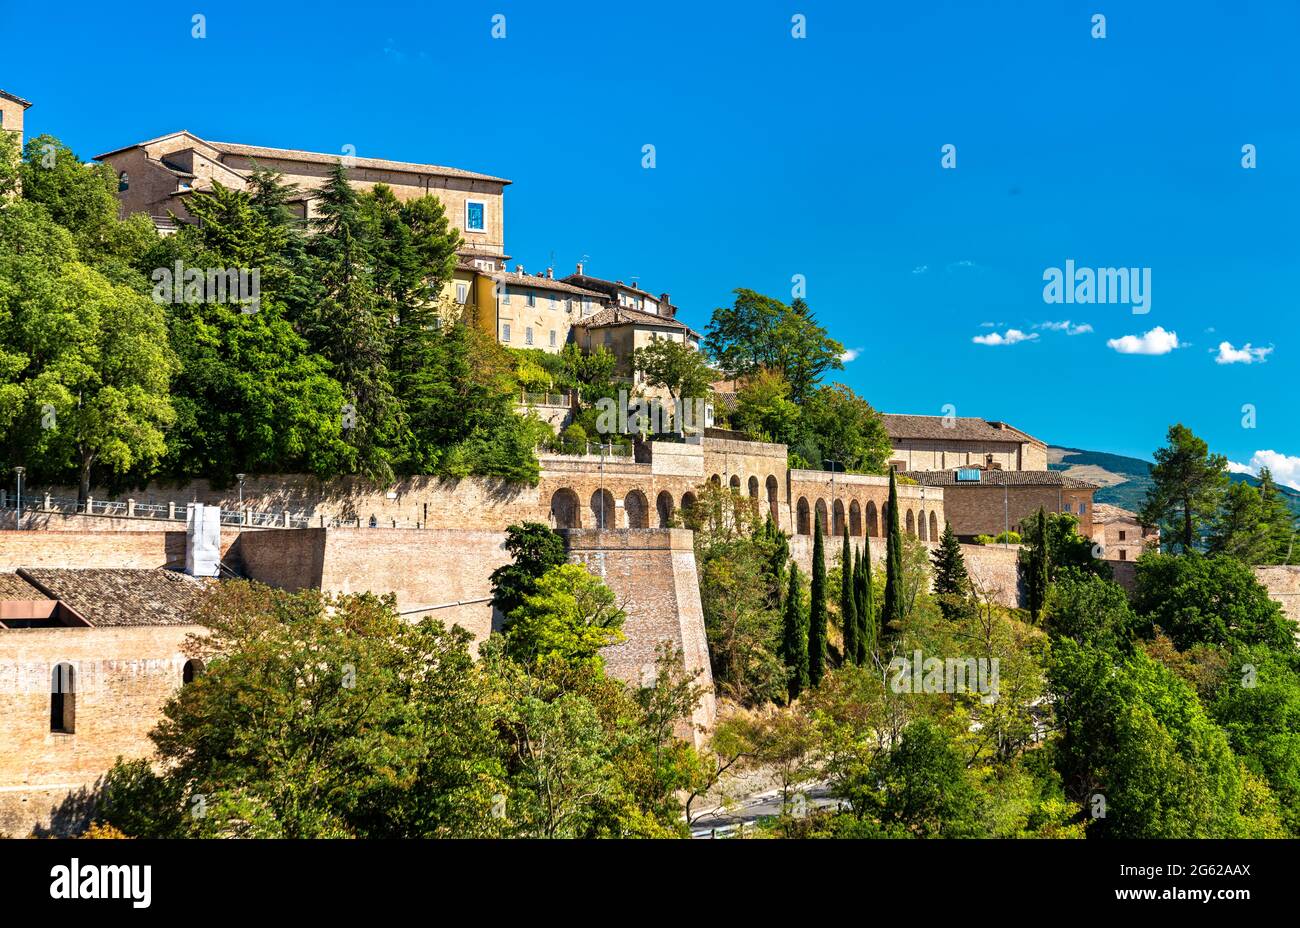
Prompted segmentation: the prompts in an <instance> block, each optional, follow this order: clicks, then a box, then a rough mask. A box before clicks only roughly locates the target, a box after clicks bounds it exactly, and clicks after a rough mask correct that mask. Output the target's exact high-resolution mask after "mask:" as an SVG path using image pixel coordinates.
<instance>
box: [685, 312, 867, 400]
mask: <svg viewBox="0 0 1300 928" xmlns="http://www.w3.org/2000/svg"><path fill="white" fill-rule="evenodd" d="M735 293H736V299H735V301H734V303H733V304H732V305H731V306H726V307H719V308H717V309H715V310H714V311H713V317H712V319H711V320H710V322H709V326H708V330H707V332H706V338H705V348H706V349H707V350H708V352H709V353H710V354H711V355H712V356H713V357H714V359H715V360H716V361H717V362H718V364H719V365H720V366H721V368H722V370H723V371H725V372H726V374H727V375H728V376H729V377H742V378H743V377H748V376H750V375H752V374H756V373H758V372H759V371H760V370H762V369H763V368H768V369H771V370H776V371H780V372H781V375H782V376H783V377H784V378H785V380H786V382H787V383H788V384H789V385H790V395H791V398H792V399H793V400H794V401H795V402H796V403H802V402H803V401H804V400H806V399H807V398H808V396H809V395H810V394H811V392H812V390H813V388H814V387H815V386H816V385H817V383H818V381H820V379H821V377H822V375H823V374H824V373H825V372H826V371H828V370H842V369H843V367H844V364H843V362H842V361H841V360H840V357H841V355H843V354H844V346H843V345H841V344H840V343H839V342H837V341H835V340H834V339H832V338H830V337H829V336H828V335H827V334H826V330H825V329H824V328H822V326H820V325H818V323H817V321H816V319H815V318H814V317H813V315H812V314H811V313H810V312H808V310H807V307H806V306H805V305H803V304H802V303H801V302H800V301H796V302H798V303H799V305H798V306H786V305H785V304H784V303H782V302H781V301H779V300H775V299H772V298H771V297H767V296H763V295H762V294H760V293H756V292H754V291H753V290H746V289H743V288H741V289H738V290H736V291H735Z"/></svg>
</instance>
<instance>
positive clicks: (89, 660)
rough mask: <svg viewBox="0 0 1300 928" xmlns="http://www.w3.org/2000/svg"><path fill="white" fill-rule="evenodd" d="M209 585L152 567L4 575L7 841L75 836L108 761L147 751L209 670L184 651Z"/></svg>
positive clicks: (1, 641) (2, 767)
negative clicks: (173, 705)
mask: <svg viewBox="0 0 1300 928" xmlns="http://www.w3.org/2000/svg"><path fill="white" fill-rule="evenodd" d="M14 534H17V533H14ZM23 534H25V533H23ZM68 541H69V542H73V541H75V540H74V539H72V538H69V539H68ZM71 551H72V547H71V545H70V546H69V552H70V553H71ZM68 560H73V558H71V557H69V558H68ZM206 586H207V584H206V583H205V582H204V581H201V580H198V579H196V578H193V577H188V576H186V575H184V574H182V573H179V572H176V571H172V570H163V569H148V568H116V569H102V568H87V569H66V568H51V567H32V568H20V569H18V570H16V571H14V572H10V573H0V718H2V719H3V720H4V723H3V724H2V725H0V833H7V834H10V835H12V836H14V837H23V836H26V835H27V834H28V833H30V832H31V831H32V830H33V829H36V830H38V831H40V830H48V831H50V832H52V833H61V832H66V831H69V830H76V829H77V828H79V827H80V826H82V825H84V824H85V821H86V818H87V816H88V814H89V812H90V810H91V805H92V803H93V800H94V796H95V791H96V782H97V781H98V780H99V778H100V777H101V776H102V775H103V773H104V772H105V771H106V770H108V768H109V767H111V766H112V765H113V762H114V761H115V760H116V759H117V758H118V757H119V756H124V757H143V756H148V755H150V754H151V753H152V751H153V746H152V743H151V742H150V741H149V739H148V733H149V731H150V730H151V729H152V728H153V727H154V725H155V724H156V723H157V721H158V718H159V713H160V710H161V708H162V705H163V703H165V702H166V700H167V699H168V698H169V697H170V696H171V695H172V693H174V692H175V691H176V689H177V688H178V687H180V686H182V685H184V684H185V683H186V682H188V681H189V680H192V679H193V677H194V675H195V674H197V673H200V672H202V669H203V667H202V662H201V661H199V660H198V659H197V658H190V657H188V656H187V655H186V653H185V641H186V639H187V637H188V636H190V635H192V634H193V635H198V634H202V633H203V629H202V627H201V626H198V625H196V624H194V623H193V621H192V617H193V614H194V611H195V609H196V607H197V605H198V603H199V601H200V599H201V597H202V596H203V594H204V591H205V589H206Z"/></svg>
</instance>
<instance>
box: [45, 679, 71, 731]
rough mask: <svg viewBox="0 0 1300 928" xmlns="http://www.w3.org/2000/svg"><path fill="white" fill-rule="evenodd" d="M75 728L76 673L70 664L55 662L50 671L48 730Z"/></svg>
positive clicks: (69, 729)
mask: <svg viewBox="0 0 1300 928" xmlns="http://www.w3.org/2000/svg"><path fill="white" fill-rule="evenodd" d="M76 730H77V675H76V671H75V670H73V668H72V665H71V664H56V665H55V666H54V670H53V671H52V672H51V673H50V731H52V732H58V733H59V734H63V735H71V734H73V733H74V732H75V731H76Z"/></svg>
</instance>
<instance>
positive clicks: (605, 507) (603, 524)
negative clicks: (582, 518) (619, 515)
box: [591, 490, 614, 529]
mask: <svg viewBox="0 0 1300 928" xmlns="http://www.w3.org/2000/svg"><path fill="white" fill-rule="evenodd" d="M591 515H592V518H593V520H594V521H595V525H596V528H606V529H608V528H613V527H614V494H613V493H611V492H609V490H597V491H596V492H595V493H593V494H591Z"/></svg>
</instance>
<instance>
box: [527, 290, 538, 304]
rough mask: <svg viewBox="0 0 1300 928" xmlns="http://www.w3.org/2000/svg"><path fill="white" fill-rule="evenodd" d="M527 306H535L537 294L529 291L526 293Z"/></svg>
mask: <svg viewBox="0 0 1300 928" xmlns="http://www.w3.org/2000/svg"><path fill="white" fill-rule="evenodd" d="M528 305H529V306H536V305H537V294H536V293H534V292H533V291H531V290H529V291H528Z"/></svg>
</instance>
